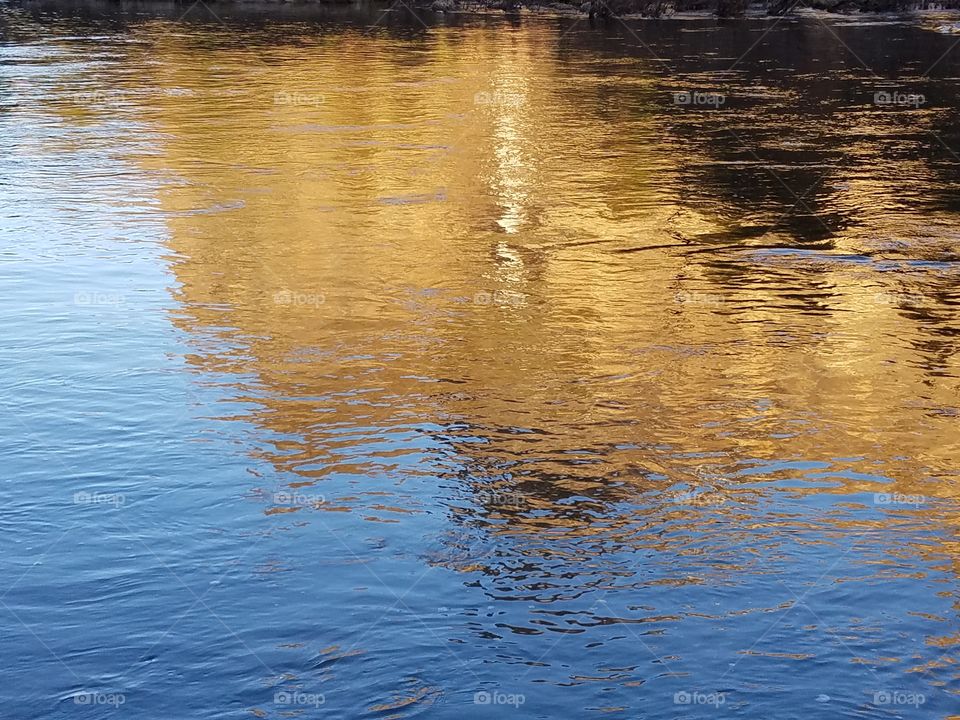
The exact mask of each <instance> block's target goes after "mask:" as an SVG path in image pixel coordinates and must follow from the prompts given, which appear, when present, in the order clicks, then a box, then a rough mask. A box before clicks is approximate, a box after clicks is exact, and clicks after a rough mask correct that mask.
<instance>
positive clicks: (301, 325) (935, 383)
mask: <svg viewBox="0 0 960 720" xmlns="http://www.w3.org/2000/svg"><path fill="white" fill-rule="evenodd" d="M550 36H551V31H550V30H548V29H539V30H537V31H531V32H525V33H517V34H510V35H501V34H497V33H494V32H473V33H468V34H463V33H461V32H458V31H456V30H453V29H443V28H435V29H433V30H431V32H430V34H429V35H428V37H426V38H424V39H423V41H414V42H407V41H402V40H397V39H391V38H388V37H381V36H370V37H363V38H360V37H356V36H352V35H350V34H347V35H344V36H340V37H338V38H337V39H336V41H334V40H329V39H328V40H320V41H317V42H315V43H314V45H313V46H311V48H310V52H303V49H302V48H300V47H289V48H287V47H278V48H271V49H270V50H269V51H268V52H267V53H265V54H264V56H263V57H264V60H263V61H261V62H256V61H254V60H253V59H252V57H251V53H249V52H248V51H245V50H237V49H236V48H235V47H226V48H220V47H215V48H213V49H211V48H209V47H204V46H202V45H196V44H195V43H193V41H192V39H191V38H190V37H189V36H186V37H183V36H177V35H175V34H165V35H162V36H160V38H159V39H158V40H157V42H156V43H155V45H154V46H153V48H152V51H151V56H152V58H153V59H154V62H153V63H152V65H151V66H149V67H148V69H147V76H146V77H145V78H142V80H143V81H145V82H147V83H150V84H154V85H155V87H156V89H157V90H159V91H162V93H161V94H160V95H159V96H157V95H154V96H151V97H150V98H148V99H147V100H146V101H145V102H144V104H143V106H141V107H138V108H137V111H138V114H139V115H140V116H141V117H142V119H143V120H144V121H145V122H148V123H149V124H150V125H151V126H152V128H153V129H154V130H155V131H157V132H159V133H160V134H161V137H162V138H163V140H162V142H161V143H160V144H159V147H157V149H156V153H155V154H154V155H152V156H151V157H149V158H147V159H145V160H143V163H144V165H145V166H146V167H147V168H149V169H156V170H162V171H163V172H165V173H167V174H169V176H170V177H171V178H172V179H173V180H172V182H170V183H169V184H168V185H167V186H166V187H165V188H164V189H163V191H162V193H161V196H160V200H161V203H162V207H163V210H164V211H165V212H166V213H167V214H168V216H169V220H168V223H169V228H170V235H171V237H170V250H171V257H172V261H173V262H172V267H173V269H174V272H175V275H176V280H177V290H176V294H177V299H178V300H179V301H180V303H181V306H182V308H181V311H180V314H179V316H178V318H177V322H178V324H180V326H181V327H184V328H187V329H189V330H190V331H191V332H192V333H194V334H196V335H197V336H205V335H210V336H214V337H216V339H217V340H218V342H220V343H222V344H221V345H218V346H217V349H216V350H210V349H209V348H208V351H206V352H198V353H197V354H196V355H195V356H193V358H192V360H193V362H195V363H197V364H199V365H200V366H202V367H204V368H207V369H215V370H225V371H228V372H232V373H237V374H238V375H242V376H243V377H244V380H243V381H242V384H243V385H246V384H248V383H249V384H250V385H251V386H252V387H256V388H257V390H256V393H255V394H256V395H257V398H258V402H260V403H262V407H263V409H262V411H261V412H259V413H258V414H257V419H258V422H260V423H262V424H263V425H264V426H265V427H267V428H269V429H270V430H272V431H274V432H278V433H283V434H287V435H289V436H292V437H297V438H300V439H299V440H289V441H286V442H288V443H292V444H293V445H294V446H295V447H296V448H297V452H295V453H291V452H290V450H289V448H286V449H284V452H282V453H279V454H278V455H277V457H276V458H275V461H276V462H277V464H278V466H280V467H282V468H284V469H286V470H291V471H294V472H297V473H300V474H302V475H304V476H305V477H308V478H312V479H318V478H321V477H325V476H327V475H329V474H330V473H334V472H342V471H344V470H345V469H349V468H350V466H351V463H350V462H349V461H348V459H347V457H345V456H343V455H341V454H339V453H338V444H339V441H338V440H337V439H336V437H335V436H332V435H331V434H330V431H329V426H328V425H327V423H330V422H331V421H332V422H333V423H334V426H335V427H338V428H342V427H350V426H365V427H371V426H372V427H380V428H391V427H399V426H409V425H428V424H436V425H443V424H445V423H450V422H455V423H462V424H465V425H466V426H468V427H470V428H477V429H480V431H481V432H483V433H484V434H485V435H487V436H488V438H489V440H490V442H489V444H488V445H486V446H485V447H483V449H482V451H481V450H478V448H476V447H474V448H471V450H470V452H478V451H479V452H482V453H483V454H484V455H485V456H486V457H487V460H488V461H489V462H491V463H492V462H494V461H493V458H499V459H500V460H503V461H507V460H509V462H510V463H519V465H520V466H522V465H523V463H524V462H525V461H526V460H525V458H526V457H527V456H528V455H529V454H530V453H531V452H534V453H535V454H536V455H538V456H541V457H538V458H537V463H538V464H539V465H538V466H539V467H540V469H541V470H545V468H546V467H553V468H554V469H555V470H556V472H557V473H558V474H563V475H577V474H583V475H585V476H587V477H589V476H591V475H596V474H597V472H598V469H599V468H598V466H597V465H592V464H589V465H584V466H581V467H580V468H577V467H576V466H573V467H572V466H570V465H569V463H567V459H568V458H566V457H565V456H564V453H566V452H567V451H570V450H573V449H581V450H582V452H584V453H587V454H590V455H591V456H592V457H593V458H594V460H595V461H596V462H598V463H600V467H601V468H602V472H603V474H606V473H609V472H617V471H620V472H624V471H627V470H629V469H631V468H634V467H638V468H648V469H649V468H651V467H659V468H661V470H660V471H659V472H660V473H661V474H662V475H664V476H666V477H668V478H670V480H671V481H687V480H689V479H690V478H691V477H692V475H691V473H694V471H695V470H696V468H698V467H699V466H700V465H701V464H702V459H701V457H702V456H705V457H711V458H713V460H711V463H712V464H715V466H716V467H715V471H714V472H715V473H716V474H717V475H718V477H722V476H724V474H726V473H729V472H730V471H731V470H732V469H734V468H736V467H738V465H737V464H738V462H740V461H743V460H757V459H760V460H771V459H788V460H789V459H806V460H823V461H826V462H827V463H829V464H831V472H832V471H833V470H836V471H839V470H842V469H844V468H848V467H861V469H862V465H863V464H864V462H866V461H865V460H863V458H869V459H870V460H869V464H870V465H871V466H872V467H873V472H875V473H876V474H877V475H878V476H888V477H892V478H894V479H895V480H896V483H897V484H896V486H895V487H896V489H897V490H898V491H903V492H917V493H923V494H936V495H953V494H954V492H955V491H954V490H953V489H952V487H951V486H950V485H949V484H948V483H945V482H939V483H938V482H936V480H937V479H938V478H941V479H943V478H947V477H950V476H953V475H954V473H955V472H956V458H957V453H958V446H957V442H958V440H957V433H956V424H955V423H956V413H957V381H956V378H957V370H958V360H957V355H956V353H955V349H956V340H955V337H956V328H957V324H956V312H955V311H956V297H955V293H953V295H952V296H951V297H952V298H953V299H952V300H951V301H950V302H951V304H950V305H943V304H942V303H943V302H945V301H946V300H947V299H948V295H949V293H950V289H949V284H948V283H950V282H952V281H955V279H956V267H955V265H952V266H951V265H947V264H943V265H941V266H938V267H935V268H920V269H914V268H911V267H909V266H908V265H906V264H904V262H903V261H902V260H900V259H899V258H898V257H896V254H895V253H894V255H893V257H892V258H891V260H890V262H887V263H885V262H884V260H885V258H883V257H877V256H857V257H856V258H851V257H850V256H849V255H850V253H852V251H853V247H852V246H853V245H856V244H857V243H858V242H859V240H858V238H862V237H865V236H871V237H880V238H898V237H902V236H903V231H904V228H907V229H908V230H912V229H913V225H911V223H916V222H917V221H918V219H917V218H905V217H903V215H902V214H901V213H902V212H903V211H904V206H903V203H902V202H901V200H900V199H899V197H898V195H897V188H898V184H897V181H896V179H895V178H892V177H891V176H890V175H889V173H885V172H883V171H882V170H879V169H874V170H873V171H871V169H870V168H871V167H874V166H865V167H864V166H861V167H860V168H859V169H854V168H848V169H847V170H846V171H845V173H844V174H845V175H846V177H847V179H846V180H844V179H843V178H844V174H841V175H840V176H839V180H840V181H842V185H837V184H836V183H834V187H841V188H842V190H838V191H834V192H833V193H832V194H831V195H830V196H829V198H828V199H827V201H826V202H828V203H829V207H827V208H825V210H827V211H829V212H836V213H841V214H844V215H846V216H847V217H848V219H849V220H850V221H851V224H858V225H859V227H858V228H857V231H856V234H855V235H854V234H853V233H851V234H849V235H847V236H845V235H844V234H843V233H842V232H841V233H837V234H835V235H834V237H832V239H831V241H830V242H831V245H832V246H833V247H834V248H836V249H835V250H832V251H829V250H828V251H827V252H817V251H809V252H803V251H798V252H795V253H776V252H769V251H764V250H762V248H763V247H768V246H770V245H777V244H789V243H790V242H791V241H793V242H794V243H795V240H800V242H801V243H802V242H803V238H796V239H794V238H791V237H790V236H789V234H788V233H789V230H790V228H789V226H788V225H786V226H785V224H784V223H780V225H779V227H778V226H777V220H778V218H779V217H780V216H782V215H783V214H784V213H785V212H787V211H789V205H785V206H782V207H755V208H752V213H753V214H754V217H753V218H752V219H751V222H753V223H754V224H758V225H764V224H766V225H770V226H771V228H772V229H771V231H770V232H769V233H767V234H764V235H762V236H760V238H759V239H758V240H757V241H748V242H745V243H741V245H742V246H743V247H742V248H741V249H739V250H738V249H736V247H731V248H730V249H728V250H726V251H724V250H722V249H718V250H717V251H710V252H702V251H703V250H712V247H711V243H712V244H713V245H716V244H717V242H718V241H717V238H720V240H721V242H722V236H723V234H724V232H725V229H728V228H730V227H732V226H736V225H737V224H738V222H739V221H738V218H737V214H738V212H739V208H738V207H737V204H736V202H734V203H733V204H725V202H724V198H723V197H722V196H721V195H720V194H719V192H718V193H717V194H716V195H714V197H712V198H711V199H710V200H709V201H700V200H699V199H698V198H697V197H692V198H691V195H690V192H689V191H690V188H689V187H688V185H687V181H686V180H685V179H684V177H685V176H689V174H690V172H691V171H690V167H691V166H692V165H695V164H696V163H698V162H700V163H703V164H705V165H707V166H709V165H710V164H711V163H712V162H713V160H714V159H712V158H710V157H708V156H704V157H700V158H698V157H686V156H684V154H683V153H684V145H683V144H682V143H681V142H680V141H678V140H677V138H676V137H671V130H670V129H668V128H669V127H670V126H671V124H672V123H673V122H674V121H673V120H672V119H671V118H670V117H667V116H665V115H664V112H663V110H662V108H661V109H657V108H656V107H655V106H653V105H652V103H653V102H654V95H655V92H656V91H655V88H654V83H653V80H652V79H651V78H650V76H649V70H648V69H646V68H645V67H644V66H643V64H642V63H640V62H634V63H630V64H629V65H627V66H625V67H614V68H613V69H612V70H611V69H609V68H598V67H597V66H595V65H592V64H589V63H585V64H583V65H578V64H577V63H575V62H572V61H569V60H565V59H562V58H559V57H557V55H556V53H555V51H554V48H553V46H552V45H551V42H550V41H551V37H550ZM345 66H347V67H349V73H347V74H345V73H344V71H343V68H344V67H345ZM628 73H629V74H630V76H631V78H632V82H633V85H634V89H635V92H634V94H633V95H632V96H631V97H634V98H635V99H636V101H637V105H636V107H631V108H629V112H624V111H622V110H621V111H618V112H617V113H615V114H614V113H612V112H611V109H610V104H609V101H608V99H607V97H606V84H607V82H608V81H611V79H612V80H613V81H614V82H615V81H617V80H619V79H620V77H621V76H623V75H626V74H628ZM278 98H279V99H280V100H279V101H278ZM289 98H295V99H294V100H289ZM643 100H646V101H647V104H644V103H643V102H642V101H643ZM278 102H282V103H286V102H290V103H294V104H277V103H278ZM624 116H625V117H624ZM752 120H753V122H754V123H757V122H759V120H757V119H755V118H753V119H752ZM693 121H694V120H689V119H684V120H683V121H682V122H693ZM879 122H882V118H880V119H878V118H877V117H874V115H873V114H871V113H869V112H865V113H862V114H860V115H859V116H858V117H857V124H856V128H857V132H858V133H861V134H863V133H868V134H873V135H877V134H878V131H877V130H875V129H873V128H874V126H873V125H871V123H879ZM857 147H858V146H856V145H854V146H851V147H850V148H846V149H845V152H849V153H851V155H856V154H857V153H858V150H857ZM915 164H916V165H918V166H920V167H918V168H914V169H917V170H918V171H919V172H918V173H917V174H916V175H915V176H916V177H919V178H921V179H922V180H923V181H926V180H927V178H926V177H925V176H924V174H923V172H922V170H923V168H922V161H917V162H916V163H915ZM713 190H714V191H720V192H722V191H723V190H724V188H722V187H714V188H713ZM853 221H855V223H854V222H853ZM877 223H882V224H880V225H877ZM935 223H936V220H933V224H932V225H931V227H930V228H929V229H928V235H932V236H934V237H932V238H930V239H929V240H928V241H926V242H925V241H924V240H923V239H920V238H916V239H914V240H913V241H912V242H911V244H910V246H909V248H908V252H906V253H904V255H906V256H911V254H912V255H913V256H918V257H919V258H921V259H922V258H925V257H927V256H928V255H929V254H930V253H929V252H928V251H929V250H930V248H931V247H932V248H934V249H935V248H936V247H937V246H938V243H939V246H940V247H941V248H942V247H943V246H944V244H945V242H946V241H945V240H944V238H943V237H936V235H937V232H938V228H937V227H936V224H935ZM698 237H705V238H709V240H708V241H706V242H703V243H702V244H701V243H700V242H698V240H697V238H698ZM722 244H723V245H728V246H736V244H737V243H736V241H735V240H734V241H733V242H730V241H727V242H724V243H722ZM754 246H755V247H757V248H761V249H758V250H756V251H754V252H751V251H749V247H754ZM858 249H859V250H860V251H863V250H864V249H865V248H864V247H863V246H862V243H861V246H860V247H859V248H858ZM698 251H701V252H698ZM934 254H936V253H934ZM514 428H523V429H526V430H533V431H536V432H540V433H543V435H541V436H539V437H538V438H537V442H536V444H535V445H533V446H531V441H530V439H529V438H527V437H524V436H523V435H519V436H518V435H516V434H515V433H514V432H513V429H514ZM348 444H349V443H348ZM665 455H667V456H672V457H671V458H670V459H669V460H667V459H665V457H664V456H665ZM841 458H850V459H851V460H848V461H843V460H840V459H841ZM385 463H386V461H385ZM361 465H362V464H361ZM386 465H389V463H386ZM357 469H358V470H359V469H360V466H358V468H357ZM633 477H634V480H633V482H639V481H638V480H637V477H636V475H635V474H634V476H633ZM831 481H832V482H836V483H838V485H839V488H840V489H839V490H838V491H840V492H854V491H857V490H860V491H871V492H873V491H876V492H880V491H885V490H887V489H889V488H888V487H887V486H885V485H883V484H878V482H877V478H872V479H870V478H860V479H855V478H850V477H846V478H843V477H832V478H831ZM557 482H561V483H562V482H573V480H572V479H570V480H558V481H557ZM640 484H641V485H642V483H640ZM668 484H669V483H668ZM817 491H818V492H819V491H822V488H818V489H817Z"/></svg>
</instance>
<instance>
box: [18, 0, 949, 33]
mask: <svg viewBox="0 0 960 720" xmlns="http://www.w3.org/2000/svg"><path fill="white" fill-rule="evenodd" d="M9 4H10V5H19V6H23V7H31V6H32V7H38V6H40V7H58V8H70V9H73V10H83V9H85V8H86V9H94V8H96V7H97V6H104V5H109V6H111V7H113V8H117V9H121V10H134V11H137V10H144V9H155V8H159V7H168V8H174V9H175V8H184V9H186V8H188V7H190V6H191V5H192V4H193V2H192V0H81V1H80V2H69V1H67V0H13V2H10V3H9ZM207 4H208V5H210V6H212V7H216V6H223V7H232V8H236V9H243V10H253V11H259V10H262V11H266V12H268V13H270V14H273V13H276V14H278V15H297V14H298V13H300V12H305V13H309V12H310V11H311V10H323V9H327V10H333V11H336V10H337V9H343V10H346V9H348V8H359V7H366V6H371V5H373V6H382V7H383V8H384V9H387V8H390V7H391V6H392V4H393V3H392V2H390V0H212V1H210V2H208V3H207ZM397 6H398V7H397V11H404V10H413V11H421V12H429V13H435V14H437V15H439V16H442V15H444V14H458V15H470V14H474V15H485V14H501V13H506V14H536V15H544V16H550V15H553V16H563V17H584V16H589V17H591V18H597V19H608V18H611V19H612V18H622V19H631V20H639V19H676V20H703V19H708V18H711V17H713V18H717V17H719V18H764V17H771V16H774V17H776V16H781V17H782V16H797V17H802V16H804V15H812V14H813V15H816V14H823V15H828V16H836V17H850V16H854V17H865V18H870V17H874V18H886V19H917V20H923V19H936V18H937V17H938V16H941V17H943V19H944V20H946V21H950V20H953V19H954V17H955V16H956V17H957V18H958V19H960V0H946V1H945V2H913V1H911V2H905V1H904V0H799V2H798V1H797V0H768V1H766V2H750V1H749V0H406V1H405V2H403V3H402V4H400V3H397ZM958 32H960V26H958Z"/></svg>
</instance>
